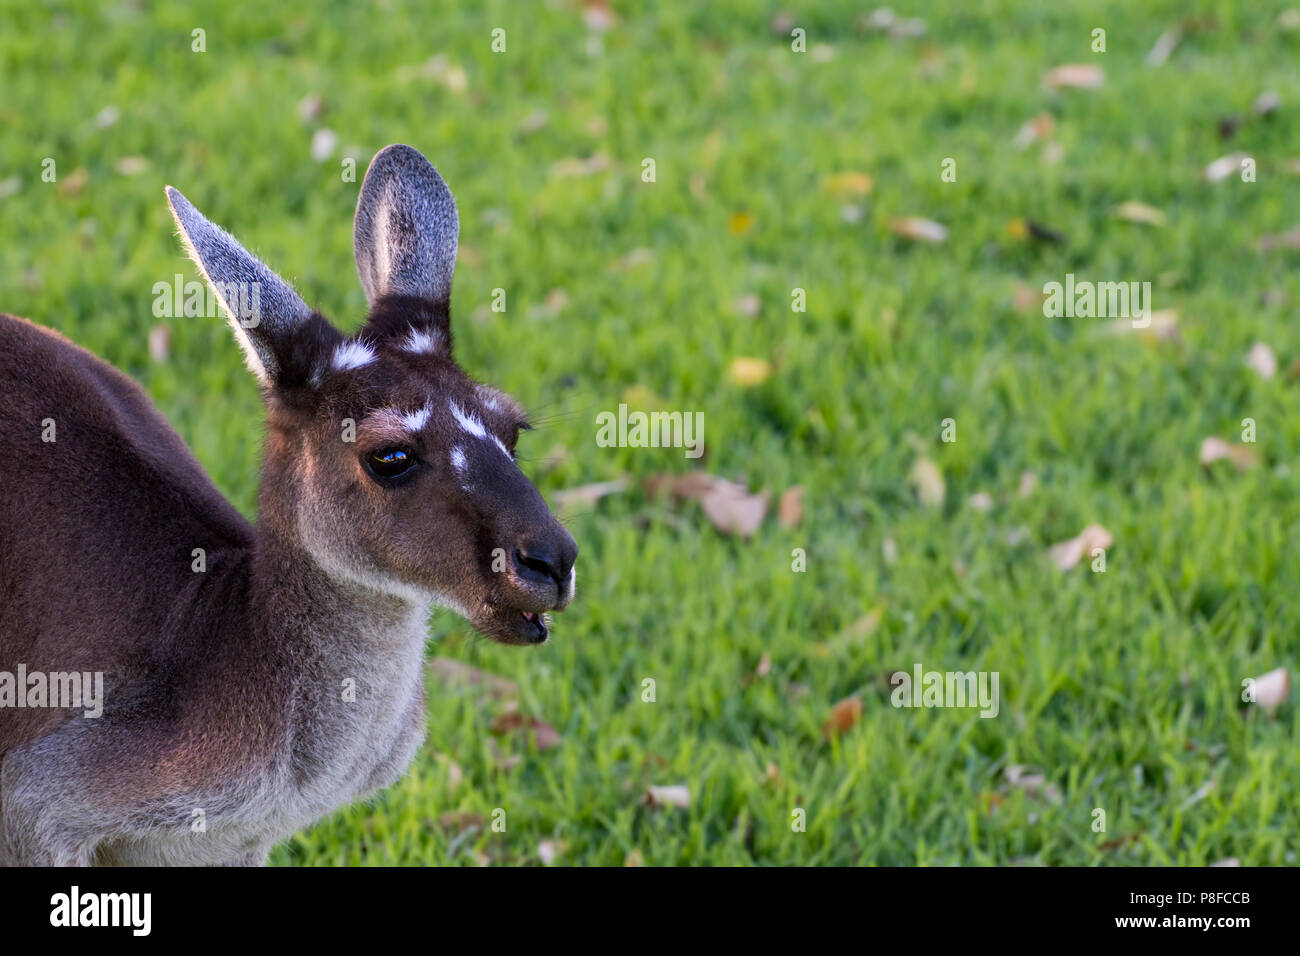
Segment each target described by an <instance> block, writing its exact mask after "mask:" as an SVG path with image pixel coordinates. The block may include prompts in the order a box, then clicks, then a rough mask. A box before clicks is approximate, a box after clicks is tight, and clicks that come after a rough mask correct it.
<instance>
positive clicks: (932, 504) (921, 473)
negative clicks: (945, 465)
mask: <svg viewBox="0 0 1300 956" xmlns="http://www.w3.org/2000/svg"><path fill="white" fill-rule="evenodd" d="M907 480H908V481H910V482H911V484H912V487H914V488H915V489H916V497H917V499H918V500H920V502H921V504H923V505H925V506H926V507H927V508H938V507H939V506H941V505H942V504H943V499H944V492H945V488H944V483H943V473H942V472H940V471H939V466H938V465H936V464H935V463H934V462H932V461H931V460H930V459H929V458H918V459H917V460H916V464H914V465H912V470H911V472H910V473H909V474H908V476H907Z"/></svg>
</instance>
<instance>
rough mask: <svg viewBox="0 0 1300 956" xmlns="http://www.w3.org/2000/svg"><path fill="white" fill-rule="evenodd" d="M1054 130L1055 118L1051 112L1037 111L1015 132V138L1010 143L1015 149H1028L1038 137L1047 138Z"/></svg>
mask: <svg viewBox="0 0 1300 956" xmlns="http://www.w3.org/2000/svg"><path fill="white" fill-rule="evenodd" d="M1055 132H1056V120H1055V119H1054V118H1053V117H1052V114H1051V113H1039V114H1038V115H1037V116H1035V117H1034V118H1033V119H1031V120H1029V121H1028V122H1027V123H1025V124H1024V125H1023V126H1021V127H1020V130H1019V132H1017V133H1016V138H1015V139H1013V140H1012V141H1011V145H1013V146H1014V147H1016V149H1028V148H1029V146H1030V145H1031V144H1033V143H1034V142H1036V141H1038V140H1040V139H1048V138H1049V137H1051V135H1052V134H1053V133H1055Z"/></svg>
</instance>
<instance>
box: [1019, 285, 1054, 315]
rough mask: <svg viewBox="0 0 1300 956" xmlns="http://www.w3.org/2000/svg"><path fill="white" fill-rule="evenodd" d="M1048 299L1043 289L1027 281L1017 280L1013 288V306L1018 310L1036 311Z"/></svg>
mask: <svg viewBox="0 0 1300 956" xmlns="http://www.w3.org/2000/svg"><path fill="white" fill-rule="evenodd" d="M1046 299H1047V296H1045V295H1044V294H1043V290H1042V289H1035V288H1034V287H1033V286H1031V285H1030V284H1029V283H1027V282H1019V281H1017V282H1016V284H1015V287H1014V288H1013V289H1012V290H1011V307H1012V308H1013V309H1015V310H1016V311H1017V312H1030V311H1035V312H1036V311H1038V310H1039V309H1041V308H1042V307H1043V302H1045V301H1046Z"/></svg>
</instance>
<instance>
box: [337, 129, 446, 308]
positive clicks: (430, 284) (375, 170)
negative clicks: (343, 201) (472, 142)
mask: <svg viewBox="0 0 1300 956" xmlns="http://www.w3.org/2000/svg"><path fill="white" fill-rule="evenodd" d="M459 238H460V218H459V216H457V214H456V200H454V199H453V198H452V196H451V190H450V189H448V188H447V184H446V183H445V182H443V181H442V177H441V176H439V175H438V171H437V170H436V169H434V168H433V165H432V164H431V163H430V162H429V161H428V160H427V159H425V158H424V155H423V154H422V153H421V152H420V151H419V150H417V149H413V148H412V147H410V146H403V145H400V144H397V145H393V146H385V147H384V148H383V149H381V150H380V151H379V152H378V153H376V154H375V158H374V159H372V160H371V161H370V168H369V169H368V170H366V178H365V181H364V182H363V183H362V184H361V195H360V197H359V198H358V199H357V215H356V221H355V223H354V224H353V229H352V243H353V252H354V254H355V256H356V260H357V272H358V274H360V276H361V286H362V288H363V289H365V290H366V299H367V300H368V301H369V302H370V304H371V305H374V304H375V300H376V299H379V298H380V297H381V296H385V295H402V296H411V297H414V298H418V299H424V300H425V301H426V302H430V303H432V304H433V305H434V306H436V307H438V308H437V311H438V312H441V313H442V314H443V315H445V314H446V307H447V305H448V303H449V302H450V301H451V278H452V273H453V272H454V271H455V269H456V246H457V243H458V241H459Z"/></svg>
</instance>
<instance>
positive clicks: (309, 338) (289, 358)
mask: <svg viewBox="0 0 1300 956" xmlns="http://www.w3.org/2000/svg"><path fill="white" fill-rule="evenodd" d="M167 204H168V205H169V206H170V207H171V211H172V216H173V217H174V218H175V220H176V225H177V226H178V227H179V229H180V237H181V241H182V242H183V243H184V245H185V251H186V252H188V253H189V256H190V258H191V259H193V260H194V264H195V265H196V266H198V267H199V272H200V273H202V275H203V278H204V280H205V281H206V282H207V283H208V286H209V287H210V288H211V289H212V292H213V294H214V295H216V297H217V298H218V299H219V300H220V302H221V305H222V307H223V308H224V309H225V311H226V315H227V317H228V319H229V322H230V327H231V328H232V329H233V330H234V332H235V338H237V339H238V340H239V344H240V346H241V347H242V348H243V350H244V359H245V361H246V362H247V363H248V367H249V369H251V370H252V372H253V374H254V375H256V376H257V378H258V381H260V382H261V383H262V384H263V385H265V386H268V387H269V386H272V385H296V384H299V383H300V380H303V379H305V376H306V375H307V374H309V372H310V368H311V365H312V362H313V361H314V360H315V358H316V356H315V353H317V352H319V351H320V350H321V349H322V348H325V347H328V346H330V345H332V344H333V343H334V342H336V341H338V340H341V338H342V336H341V335H339V333H338V332H337V331H336V330H335V329H334V327H333V326H331V325H330V324H329V323H328V322H327V321H326V320H325V319H324V318H322V317H321V316H319V315H317V314H316V313H314V312H313V311H312V310H311V308H310V307H309V306H308V305H307V303H306V302H303V300H302V299H301V298H299V297H298V293H296V292H294V291H293V289H292V288H291V287H290V286H289V284H288V283H287V282H285V281H284V280H283V279H281V278H280V277H279V276H278V275H276V274H275V273H274V272H272V271H271V269H270V268H269V267H267V265H266V264H265V263H263V262H262V261H261V260H260V259H258V258H257V256H255V255H253V254H252V253H251V252H249V251H248V250H247V249H245V248H244V247H243V246H241V245H240V244H239V242H238V240H236V239H235V237H234V236H232V235H230V233H228V232H226V231H225V230H224V229H222V228H221V227H220V226H218V225H216V224H215V223H213V222H210V221H208V219H207V218H206V217H204V215H203V213H201V212H199V211H198V210H197V209H195V208H194V205H193V204H192V203H191V202H190V201H189V200H188V199H186V198H185V197H184V196H182V195H181V194H180V191H179V190H176V189H173V188H172V187H171V186H168V187H167Z"/></svg>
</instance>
